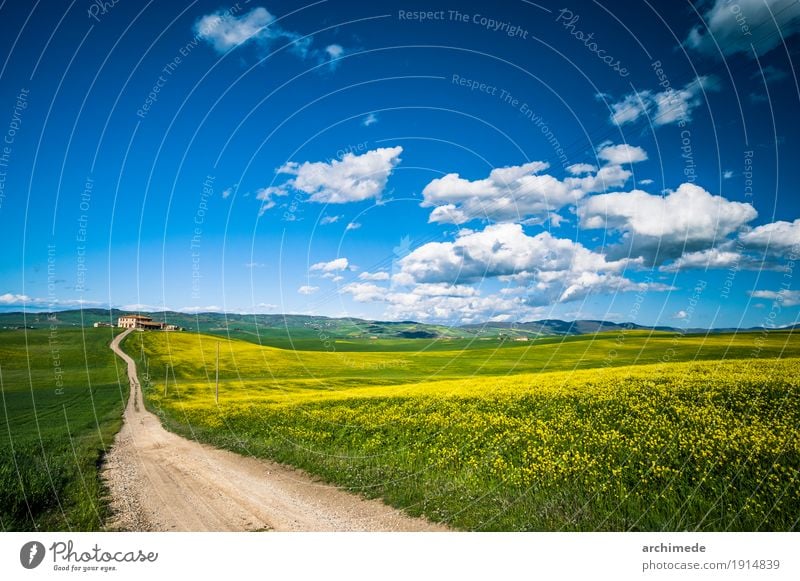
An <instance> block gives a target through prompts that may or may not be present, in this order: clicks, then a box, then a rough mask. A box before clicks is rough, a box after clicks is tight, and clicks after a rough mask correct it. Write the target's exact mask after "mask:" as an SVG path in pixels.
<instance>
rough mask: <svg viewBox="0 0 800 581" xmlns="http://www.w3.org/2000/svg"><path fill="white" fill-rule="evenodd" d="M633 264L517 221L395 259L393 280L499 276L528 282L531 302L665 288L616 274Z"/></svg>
mask: <svg viewBox="0 0 800 581" xmlns="http://www.w3.org/2000/svg"><path fill="white" fill-rule="evenodd" d="M637 264H638V262H637V261H632V260H628V259H622V260H618V261H614V262H609V261H607V260H606V257H605V256H603V255H602V254H598V253H595V252H592V251H591V250H589V249H587V248H586V247H584V246H583V245H581V244H579V243H577V242H574V241H572V240H568V239H559V238H555V237H553V236H552V235H550V234H549V233H548V232H542V233H540V234H537V235H536V236H528V235H527V234H525V233H524V232H523V230H522V227H521V226H520V225H519V224H508V223H506V224H494V225H490V226H487V227H486V228H485V229H484V230H483V231H480V232H474V231H471V230H462V231H461V232H460V233H459V234H458V236H457V237H456V239H455V241H453V242H431V243H428V244H425V245H423V246H421V247H419V248H417V249H416V250H414V251H413V252H411V253H410V254H409V255H408V256H406V257H405V258H403V259H401V260H400V263H399V265H400V272H399V273H398V274H396V275H395V276H394V277H393V279H392V280H393V282H394V283H395V284H396V285H397V286H411V287H414V286H417V285H419V283H423V284H426V283H427V284H441V283H446V284H448V285H463V284H469V283H474V282H480V281H484V280H486V279H490V278H499V279H500V280H506V281H513V282H515V283H517V284H524V285H527V286H528V289H527V294H528V297H527V300H528V301H529V302H530V303H531V304H534V305H545V304H554V303H558V302H567V301H573V300H579V299H581V298H584V297H586V296H587V295H589V294H591V293H604V292H624V291H630V290H639V289H646V288H649V289H653V290H663V289H664V288H666V287H665V286H664V285H642V284H639V283H636V282H634V281H631V280H628V279H626V278H625V277H623V276H622V275H621V273H622V272H623V271H624V269H625V268H626V267H627V266H635V265H637ZM412 294H413V293H412Z"/></svg>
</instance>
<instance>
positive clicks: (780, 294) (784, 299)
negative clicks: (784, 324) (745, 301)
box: [750, 289, 800, 307]
mask: <svg viewBox="0 0 800 581" xmlns="http://www.w3.org/2000/svg"><path fill="white" fill-rule="evenodd" d="M750 296H751V297H753V298H754V299H767V300H770V301H775V302H778V303H781V304H782V305H783V306H784V307H794V306H797V305H800V290H788V289H783V290H779V291H772V290H756V291H751V292H750Z"/></svg>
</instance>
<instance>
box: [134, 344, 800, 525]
mask: <svg viewBox="0 0 800 581" xmlns="http://www.w3.org/2000/svg"><path fill="white" fill-rule="evenodd" d="M173 355H174V353H173ZM354 356H355V355H354ZM242 361H244V359H243V360H242ZM150 363H151V364H152V367H153V368H158V365H159V363H158V358H157V357H156V358H151V360H150ZM174 364H175V362H174V360H173V365H174ZM149 365H150V364H148V367H149ZM228 371H229V370H228ZM799 372H800V359H796V358H787V359H781V360H778V359H769V360H744V359H742V360H725V361H704V362H684V363H669V364H655V365H652V364H651V365H638V366H628V367H616V368H599V369H590V370H580V371H559V372H545V373H528V374H520V375H512V376H500V377H498V376H489V377H471V378H469V379H464V380H447V381H428V382H415V383H413V384H397V385H388V386H383V385H371V386H370V385H368V386H365V387H358V386H357V385H355V386H350V387H346V388H341V389H324V388H320V387H317V388H311V387H308V386H307V387H306V388H303V389H301V388H287V389H285V390H281V389H275V388H274V386H273V387H267V384H269V383H270V382H268V381H266V380H261V381H259V380H258V379H253V378H252V377H251V376H248V377H244V376H243V375H242V374H241V373H240V374H239V375H238V376H237V377H231V376H230V375H231V374H230V373H226V375H227V378H226V379H225V380H224V382H223V385H222V387H221V391H222V393H223V397H222V400H221V402H220V404H219V405H217V404H216V403H215V402H214V398H213V393H212V390H211V389H209V385H210V384H209V381H210V380H209V378H208V377H207V376H203V377H202V378H197V377H192V374H189V375H188V376H186V375H184V376H181V375H180V374H179V375H178V377H174V378H173V380H172V381H173V382H174V383H173V384H171V385H170V386H168V387H169V390H168V394H167V395H166V396H165V395H164V390H163V387H164V383H163V380H162V382H160V383H159V382H157V381H148V382H145V386H146V394H147V398H148V405H149V406H150V407H151V408H152V409H153V410H155V411H156V412H157V413H159V414H160V415H161V416H162V418H163V420H164V422H165V424H166V425H167V427H169V428H170V429H173V430H175V431H178V432H183V433H189V432H191V435H192V436H193V437H199V438H201V439H203V440H206V441H208V442H211V443H214V444H216V445H220V446H224V447H227V448H230V449H233V450H236V451H239V452H242V453H247V454H254V455H257V456H263V457H269V458H273V459H276V460H279V461H282V462H286V463H289V464H292V465H295V466H298V467H301V468H304V469H306V470H308V471H309V472H312V473H314V474H317V475H319V476H321V477H322V478H324V479H326V480H328V481H331V482H335V483H337V484H340V485H342V486H345V487H347V488H348V489H350V490H353V491H357V492H360V493H362V494H364V495H367V496H370V497H381V498H383V499H384V500H385V501H387V502H389V503H390V504H392V505H394V506H398V507H401V508H403V509H405V510H406V511H408V512H409V513H411V514H415V515H419V514H423V515H425V516H427V517H428V518H430V519H433V520H436V521H441V522H445V523H448V524H449V525H450V526H452V527H454V528H459V529H467V530H504V531H517V530H545V531H558V530H747V531H757V530H795V529H797V528H798V518H800V474H799V473H798V469H799V468H800V373H799ZM173 375H174V374H173ZM244 375H247V374H244ZM155 376H156V374H154V377H155ZM165 376H168V374H167V375H165ZM272 379H273V380H274V378H272ZM287 379H288V378H287ZM289 383H290V382H289ZM289 383H287V385H288V384H289Z"/></svg>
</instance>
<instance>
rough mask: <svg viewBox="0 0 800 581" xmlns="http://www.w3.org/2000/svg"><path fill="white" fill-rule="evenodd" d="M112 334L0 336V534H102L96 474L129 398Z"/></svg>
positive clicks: (102, 515) (78, 332)
mask: <svg viewBox="0 0 800 581" xmlns="http://www.w3.org/2000/svg"><path fill="white" fill-rule="evenodd" d="M112 332H116V331H115V330H112V329H92V328H90V329H58V330H57V331H55V332H54V333H53V334H52V336H51V334H50V331H49V330H45V329H38V330H27V331H22V330H19V331H0V378H1V379H2V393H1V395H2V399H0V403H1V404H2V408H1V409H0V530H48V531H51V530H76V531H88V530H98V529H102V527H103V523H104V520H105V518H106V516H107V514H106V508H105V504H104V501H103V489H102V485H101V482H100V478H99V474H98V468H99V466H100V463H101V461H102V456H103V454H104V451H105V450H106V449H108V448H109V447H110V446H111V444H112V442H113V438H114V434H116V432H117V431H118V430H119V427H120V425H121V421H122V410H123V407H124V403H125V401H126V399H127V396H128V394H127V390H128V382H127V380H126V378H125V375H124V369H123V367H122V366H121V365H120V366H119V369H118V365H117V359H116V357H115V356H114V354H113V353H112V352H111V350H110V349H109V347H108V344H109V343H110V341H111V338H112ZM120 378H122V379H121V380H122V383H121V384H120Z"/></svg>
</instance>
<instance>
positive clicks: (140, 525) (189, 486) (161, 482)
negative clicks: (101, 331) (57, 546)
mask: <svg viewBox="0 0 800 581" xmlns="http://www.w3.org/2000/svg"><path fill="white" fill-rule="evenodd" d="M130 332H131V331H130V330H129V331H125V332H124V333H122V334H120V335H119V336H117V337H116V338H115V339H114V341H112V343H111V349H112V350H113V351H114V353H116V354H117V355H118V356H119V357H121V358H122V359H123V360H124V361H125V362H126V363H127V365H128V378H129V380H130V387H131V397H130V398H129V400H128V405H127V407H126V409H125V414H124V423H123V426H122V429H121V430H120V432H119V433H118V434H117V437H116V439H115V441H114V446H113V448H112V449H111V451H110V452H109V454H108V456H107V457H106V463H105V467H104V469H103V478H104V480H105V482H106V484H107V486H108V487H109V490H110V492H111V508H112V512H113V516H112V519H111V522H109V523H108V526H109V528H111V529H114V530H127V531H255V530H275V531H444V530H447V529H446V528H445V527H443V526H441V525H436V524H432V523H430V522H427V521H425V520H423V519H416V518H412V517H409V516H407V515H405V514H404V513H402V512H400V511H398V510H396V509H394V508H391V507H389V506H387V505H385V504H384V503H382V502H380V501H377V500H365V499H363V498H361V497H359V496H356V495H353V494H350V493H348V492H345V491H342V490H339V489H337V488H335V487H333V486H330V485H328V484H324V483H321V482H318V481H316V480H314V479H313V478H312V477H310V476H309V475H308V474H306V473H304V472H302V471H299V470H295V469H292V468H288V467H286V466H283V465H280V464H276V463H273V462H268V461H264V460H260V459H256V458H252V457H246V456H240V455H238V454H235V453H233V452H229V451H227V450H220V449H217V448H213V447H211V446H207V445H205V444H200V443H198V442H195V441H191V440H187V439H185V438H182V437H180V436H177V435H176V434H173V433H171V432H168V431H167V430H165V429H164V428H163V427H162V426H161V423H160V422H159V420H158V418H157V417H156V416H154V415H153V414H151V413H150V412H148V411H147V410H146V409H145V407H144V403H143V401H142V392H141V389H140V386H139V381H138V379H137V376H136V363H135V362H134V361H133V359H131V358H130V357H129V356H128V355H127V354H125V353H124V352H123V351H122V350H121V349H120V347H119V345H120V342H121V341H122V340H123V339H124V338H125V337H126V336H127V335H128V334H129V333H130Z"/></svg>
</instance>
